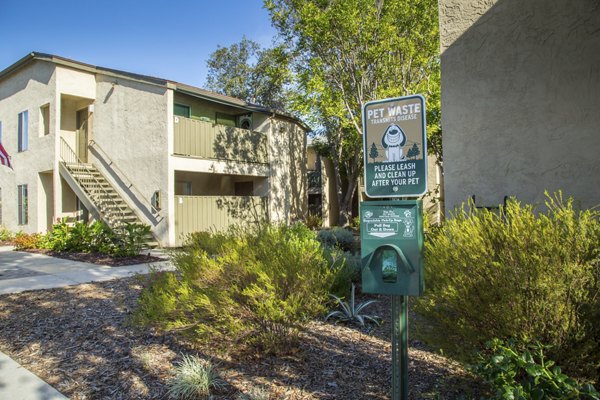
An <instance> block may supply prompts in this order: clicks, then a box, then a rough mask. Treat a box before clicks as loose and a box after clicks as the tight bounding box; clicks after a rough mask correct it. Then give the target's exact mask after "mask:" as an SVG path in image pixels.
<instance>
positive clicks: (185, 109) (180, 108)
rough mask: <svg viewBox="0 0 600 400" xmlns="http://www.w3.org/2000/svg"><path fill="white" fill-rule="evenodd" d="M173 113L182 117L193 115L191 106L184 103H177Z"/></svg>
mask: <svg viewBox="0 0 600 400" xmlns="http://www.w3.org/2000/svg"><path fill="white" fill-rule="evenodd" d="M173 113H174V114H175V115H177V116H180V117H186V118H190V117H191V116H192V110H191V108H190V106H184V105H183V104H177V103H175V109H174V110H173Z"/></svg>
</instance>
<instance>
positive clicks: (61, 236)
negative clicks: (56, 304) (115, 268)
mask: <svg viewBox="0 0 600 400" xmlns="http://www.w3.org/2000/svg"><path fill="white" fill-rule="evenodd" d="M149 233H150V227H149V226H147V225H141V224H126V225H125V226H123V227H121V228H119V230H113V229H111V228H110V227H109V226H108V225H106V224H105V223H104V222H101V221H94V222H92V223H91V224H87V223H86V222H83V221H79V222H76V223H75V224H73V225H69V224H67V222H66V220H64V219H63V220H61V221H60V222H58V223H57V224H54V225H53V226H52V230H51V231H50V232H48V234H47V235H46V236H45V238H44V240H43V247H44V248H47V249H50V250H53V251H57V252H71V253H75V252H83V253H102V254H108V255H111V256H114V257H127V256H135V255H137V254H139V252H140V250H141V249H142V247H143V245H144V242H145V238H146V236H147V235H148V234H149Z"/></svg>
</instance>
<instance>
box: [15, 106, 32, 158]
mask: <svg viewBox="0 0 600 400" xmlns="http://www.w3.org/2000/svg"><path fill="white" fill-rule="evenodd" d="M28 125H29V113H28V112H27V111H23V112H22V113H19V131H18V134H19V148H18V149H17V150H18V151H25V150H27V148H28V147H29V146H28V145H29V126H28Z"/></svg>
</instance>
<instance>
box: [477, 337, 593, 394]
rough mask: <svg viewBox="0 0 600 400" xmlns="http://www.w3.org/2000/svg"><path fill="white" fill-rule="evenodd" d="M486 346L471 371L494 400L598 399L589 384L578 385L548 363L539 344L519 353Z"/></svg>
mask: <svg viewBox="0 0 600 400" xmlns="http://www.w3.org/2000/svg"><path fill="white" fill-rule="evenodd" d="M486 347H487V351H486V352H485V353H480V354H479V357H478V362H477V364H476V365H475V366H474V367H473V368H472V371H473V372H474V373H475V374H477V375H479V376H481V377H482V378H483V379H484V380H485V381H486V382H487V383H488V384H490V386H491V387H492V390H493V391H494V397H493V398H495V399H524V400H530V399H531V400H542V399H595V400H600V393H598V392H597V391H596V389H595V388H594V387H593V386H592V385H591V384H586V385H580V384H578V383H577V382H576V381H575V380H574V379H572V378H569V377H568V376H567V375H565V374H563V373H562V371H561V369H560V367H558V366H555V364H554V362H553V361H551V360H547V359H546V357H545V355H544V347H543V346H541V345H539V344H534V345H529V346H527V347H528V348H527V349H526V350H524V351H520V350H518V349H516V348H515V345H514V344H513V343H504V342H503V341H501V340H498V339H494V340H492V341H490V342H488V343H487V344H486Z"/></svg>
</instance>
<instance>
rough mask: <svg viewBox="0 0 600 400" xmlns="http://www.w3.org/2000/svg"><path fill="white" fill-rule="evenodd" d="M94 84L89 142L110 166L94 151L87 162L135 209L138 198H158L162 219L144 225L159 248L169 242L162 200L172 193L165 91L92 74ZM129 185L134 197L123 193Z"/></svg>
mask: <svg viewBox="0 0 600 400" xmlns="http://www.w3.org/2000/svg"><path fill="white" fill-rule="evenodd" d="M96 81H97V86H96V88H97V89H96V99H95V105H94V113H93V128H92V139H93V140H94V141H95V142H96V143H97V144H98V145H99V147H100V149H101V150H102V152H104V153H106V154H107V155H108V158H110V161H112V163H113V164H112V165H111V166H108V165H107V163H109V162H110V161H109V160H107V159H105V157H104V154H103V153H102V152H98V153H96V152H94V151H93V150H92V151H90V156H91V157H92V158H91V161H92V162H93V163H94V164H95V165H97V166H98V167H99V168H100V169H101V170H103V172H105V175H106V177H107V178H109V180H110V181H111V182H112V183H114V184H115V186H116V187H118V188H120V189H121V192H125V193H130V194H131V195H130V196H123V198H124V200H126V201H128V202H129V203H132V200H133V204H136V199H137V200H139V201H141V202H142V203H143V204H146V205H149V204H150V200H151V198H152V195H153V193H154V192H156V191H159V192H160V193H161V197H162V199H163V203H164V204H163V206H164V211H163V217H164V218H162V220H161V222H159V223H158V224H156V225H155V224H153V223H150V222H146V221H145V222H146V223H149V224H150V225H152V226H153V231H154V233H155V234H156V235H157V236H158V239H159V240H160V241H161V243H168V240H169V239H168V217H169V215H168V212H167V201H170V199H169V195H168V193H169V192H170V191H171V192H172V190H170V187H169V177H168V175H169V168H168V157H169V153H168V151H167V149H168V140H169V138H168V127H167V125H168V124H172V123H173V122H172V120H169V118H168V112H167V110H168V109H169V108H171V107H172V104H170V103H169V96H167V92H168V90H169V89H166V88H164V87H159V86H154V85H151V84H145V83H140V82H134V81H130V80H125V79H117V78H114V77H108V76H103V75H97V77H96ZM93 148H94V147H93V146H92V149H93ZM115 167H116V168H115ZM131 182H133V183H134V184H135V188H136V189H137V191H136V192H134V191H128V190H127V187H128V185H129V184H130V183H131ZM138 191H139V194H137V192H138ZM139 197H143V198H142V199H140V198H139ZM142 208H143V207H142ZM138 214H140V213H138ZM149 214H150V215H151V213H149Z"/></svg>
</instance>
